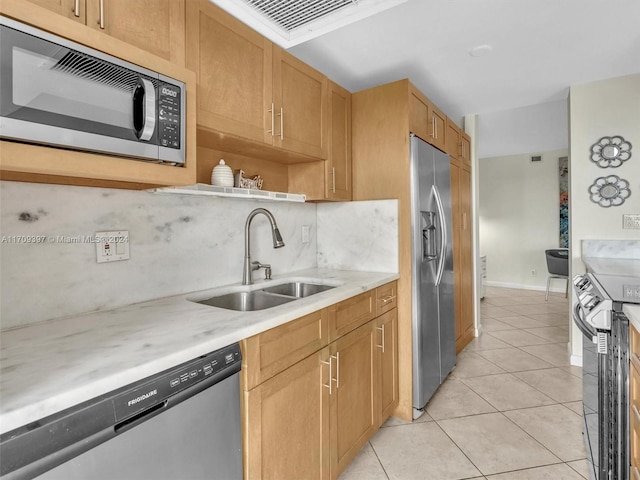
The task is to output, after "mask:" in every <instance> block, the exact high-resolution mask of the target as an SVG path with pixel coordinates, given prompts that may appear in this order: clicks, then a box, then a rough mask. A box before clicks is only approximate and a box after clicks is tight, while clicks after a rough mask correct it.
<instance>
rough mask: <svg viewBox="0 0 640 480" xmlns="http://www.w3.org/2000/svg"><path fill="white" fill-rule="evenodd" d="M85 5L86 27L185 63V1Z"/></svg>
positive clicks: (112, 0) (90, 1) (97, 0)
mask: <svg viewBox="0 0 640 480" xmlns="http://www.w3.org/2000/svg"><path fill="white" fill-rule="evenodd" d="M78 1H80V0H78ZM86 8H87V25H88V26H90V27H93V28H96V29H100V30H102V31H103V32H105V33H107V34H108V35H111V36H112V37H115V38H119V39H120V40H122V41H124V42H127V43H130V44H131V45H135V46H136V47H138V48H142V49H143V50H146V51H148V52H151V53H153V54H154V55H157V56H158V57H161V58H164V59H165V60H169V61H171V62H173V63H175V64H177V65H182V66H184V64H185V0H86Z"/></svg>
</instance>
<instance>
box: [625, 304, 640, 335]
mask: <svg viewBox="0 0 640 480" xmlns="http://www.w3.org/2000/svg"><path fill="white" fill-rule="evenodd" d="M622 311H623V312H624V314H625V315H626V316H627V318H628V319H629V323H631V325H633V326H634V327H635V329H636V330H638V331H639V332H640V305H631V304H625V305H623V306H622Z"/></svg>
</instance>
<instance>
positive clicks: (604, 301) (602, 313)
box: [573, 274, 613, 330]
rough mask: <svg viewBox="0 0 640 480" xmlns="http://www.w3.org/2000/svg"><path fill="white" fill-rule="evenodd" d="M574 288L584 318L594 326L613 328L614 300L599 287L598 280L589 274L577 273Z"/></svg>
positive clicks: (604, 328) (602, 328)
mask: <svg viewBox="0 0 640 480" xmlns="http://www.w3.org/2000/svg"><path fill="white" fill-rule="evenodd" d="M573 289H574V291H575V293H576V296H577V297H578V303H579V304H580V309H581V310H582V312H583V314H584V319H585V320H586V321H587V322H588V323H589V324H590V325H591V326H593V327H594V328H597V329H599V330H611V310H612V308H613V302H612V301H611V299H610V298H609V297H608V296H607V294H606V293H605V291H604V289H602V288H599V285H598V282H597V280H596V279H595V278H593V277H592V276H591V275H589V274H586V275H576V276H575V277H574V279H573Z"/></svg>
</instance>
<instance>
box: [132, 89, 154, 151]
mask: <svg viewBox="0 0 640 480" xmlns="http://www.w3.org/2000/svg"><path fill="white" fill-rule="evenodd" d="M133 128H134V130H135V132H136V136H137V137H138V138H139V139H140V140H144V141H149V140H151V137H152V136H153V132H154V131H155V129H156V89H155V87H154V86H153V83H151V82H150V81H149V80H147V79H146V78H140V79H139V82H138V85H137V86H136V89H135V91H134V92H133Z"/></svg>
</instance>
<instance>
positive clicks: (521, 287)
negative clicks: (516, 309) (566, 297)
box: [485, 280, 565, 293]
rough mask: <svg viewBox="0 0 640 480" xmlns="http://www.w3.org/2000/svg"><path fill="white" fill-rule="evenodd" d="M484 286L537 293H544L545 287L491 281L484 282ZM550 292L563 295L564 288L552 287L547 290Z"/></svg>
mask: <svg viewBox="0 0 640 480" xmlns="http://www.w3.org/2000/svg"><path fill="white" fill-rule="evenodd" d="M485 285H486V286H487V287H502V288H516V289H518V290H535V291H538V292H546V291H547V287H546V285H541V286H540V285H523V284H520V283H511V282H494V281H492V280H486V281H485ZM549 291H550V292H554V293H564V292H565V289H564V288H556V287H552V288H550V289H549Z"/></svg>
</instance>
